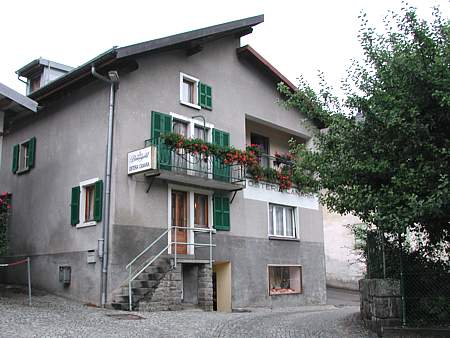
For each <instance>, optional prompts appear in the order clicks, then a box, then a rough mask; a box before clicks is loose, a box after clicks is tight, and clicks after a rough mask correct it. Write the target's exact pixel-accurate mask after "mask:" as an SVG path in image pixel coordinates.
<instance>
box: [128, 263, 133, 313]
mask: <svg viewBox="0 0 450 338" xmlns="http://www.w3.org/2000/svg"><path fill="white" fill-rule="evenodd" d="M132 297H133V295H132V292H131V266H130V269H129V270H128V303H129V306H130V311H132V310H133V305H132V304H133V298H132Z"/></svg>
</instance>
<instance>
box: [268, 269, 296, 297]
mask: <svg viewBox="0 0 450 338" xmlns="http://www.w3.org/2000/svg"><path fill="white" fill-rule="evenodd" d="M268 270H269V295H270V296H273V295H288V294H295V293H302V267H301V266H299V265H292V266H279V265H269V266H268Z"/></svg>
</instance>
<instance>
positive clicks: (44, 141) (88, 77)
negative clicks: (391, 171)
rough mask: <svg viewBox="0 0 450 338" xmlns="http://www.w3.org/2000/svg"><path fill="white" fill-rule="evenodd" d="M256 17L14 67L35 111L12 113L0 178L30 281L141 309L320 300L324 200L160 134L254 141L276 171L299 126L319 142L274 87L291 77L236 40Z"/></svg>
mask: <svg viewBox="0 0 450 338" xmlns="http://www.w3.org/2000/svg"><path fill="white" fill-rule="evenodd" d="M262 22H263V16H256V17H251V18H246V19H242V20H238V21H233V22H229V23H225V24H220V25H216V26H212V27H207V28H203V29H199V30H195V31H191V32H186V33H182V34H178V35H174V36H170V37H166V38H162V39H157V40H151V41H147V42H143V43H139V44H136V45H131V46H126V47H120V48H117V47H115V48H112V49H111V50H108V51H106V52H105V53H103V54H101V55H99V56H97V57H95V58H93V59H92V60H90V61H88V62H86V63H85V64H83V65H81V66H79V67H77V68H71V67H68V66H65V65H61V64H58V63H55V62H51V61H48V60H43V59H38V60H35V61H33V62H31V63H30V64H28V65H26V66H25V67H23V68H21V69H20V70H19V71H18V75H19V76H20V77H22V78H24V79H25V81H26V82H27V95H28V98H29V99H32V100H34V101H36V102H37V103H38V105H39V109H38V112H37V113H33V112H31V111H30V112H28V113H21V114H17V113H16V112H14V111H12V110H8V111H6V112H5V113H4V114H3V118H4V132H3V150H2V153H1V161H2V162H1V163H2V164H1V174H0V187H1V189H2V190H7V191H8V192H10V193H12V216H11V219H10V226H9V238H10V255H11V256H22V255H26V256H30V257H31V261H32V281H33V285H34V286H35V287H39V288H42V289H46V290H50V291H52V292H54V293H57V294H60V295H63V296H65V297H70V298H74V299H78V300H82V301H85V302H89V303H94V304H101V303H103V305H113V306H115V307H116V308H128V307H129V300H131V306H132V308H139V309H143V310H146V309H147V310H167V309H179V308H182V307H183V306H184V305H185V306H189V305H198V306H200V307H202V308H204V309H207V310H210V309H212V308H214V309H218V310H219V311H230V310H231V309H232V308H243V307H255V306H262V307H278V306H298V305H305V304H323V303H324V302H325V300H326V290H325V256H324V235H323V221H322V208H321V206H320V205H319V203H318V201H317V199H316V198H315V197H312V196H304V195H302V194H300V193H299V192H298V191H297V190H296V189H295V188H291V189H288V190H287V191H280V189H279V186H278V185H277V184H276V183H269V182H264V181H259V182H257V181H255V180H252V179H250V178H249V177H248V175H247V172H246V168H245V167H243V166H240V165H236V164H233V165H226V164H224V163H223V162H221V161H218V160H217V159H216V158H213V157H212V156H211V157H206V158H204V157H201V156H199V155H195V154H192V153H187V152H184V151H183V149H177V150H174V149H172V148H169V147H167V146H166V145H165V144H164V143H163V142H162V141H161V137H162V136H163V135H167V134H169V133H176V134H179V135H183V136H184V138H185V139H192V138H196V139H202V140H205V141H206V142H208V143H209V144H215V145H218V146H221V147H228V146H234V147H236V148H239V149H245V147H246V145H249V144H257V145H259V147H260V148H261V149H262V153H263V155H261V156H260V157H259V159H258V160H259V163H260V164H261V166H263V167H264V168H267V169H269V168H273V166H274V158H273V157H271V156H273V155H275V153H283V152H287V150H288V141H289V140H290V139H291V138H294V139H296V140H297V141H298V142H304V143H306V144H310V143H311V137H312V131H313V130H314V129H315V128H316V127H315V126H314V125H313V124H312V123H309V122H308V121H305V118H304V115H302V113H301V112H298V111H296V110H293V109H285V108H284V107H283V106H281V105H280V104H279V103H278V101H279V100H280V99H281V97H280V95H279V93H278V92H277V89H276V84H277V83H279V82H284V83H285V84H286V85H288V86H290V87H291V88H292V90H295V88H294V86H293V85H292V84H291V83H290V82H289V81H288V80H287V79H286V78H285V77H284V76H283V75H282V74H280V73H279V72H278V71H277V70H276V69H275V68H274V67H273V66H272V65H271V64H270V63H269V62H267V60H265V59H264V58H263V57H262V56H261V55H259V54H258V53H257V52H256V51H255V50H254V49H253V48H251V47H250V46H241V44H240V37H242V36H244V35H246V34H249V33H251V31H252V27H253V26H255V25H257V24H260V23H262ZM0 109H1V106H0ZM110 112H114V115H113V119H111V120H109V117H111V116H112V114H110ZM109 121H112V122H113V124H112V126H113V130H111V129H109V126H111V125H110V124H109ZM109 131H113V133H109ZM108 135H110V136H111V138H108ZM108 139H110V140H112V143H110V144H108ZM108 149H110V150H111V152H110V154H111V156H110V157H108V156H107V154H108ZM108 160H110V163H111V170H112V171H111V173H110V174H111V176H110V179H111V181H110V184H109V181H108V179H109V173H108V172H106V173H105V167H107V168H108V163H109V162H108ZM108 210H109V212H108ZM130 262H131V264H130ZM1 276H2V277H3V278H4V279H7V280H9V281H20V278H21V274H20V271H12V270H9V271H8V272H7V274H5V273H4V274H3V275H1ZM130 287H131V288H130ZM102 295H103V297H102ZM130 295H131V298H130Z"/></svg>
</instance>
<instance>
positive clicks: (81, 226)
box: [76, 221, 97, 229]
mask: <svg viewBox="0 0 450 338" xmlns="http://www.w3.org/2000/svg"><path fill="white" fill-rule="evenodd" d="M95 225H97V222H96V221H90V222H86V223H82V224H78V225H77V226H76V228H77V229H81V228H88V227H93V226H95Z"/></svg>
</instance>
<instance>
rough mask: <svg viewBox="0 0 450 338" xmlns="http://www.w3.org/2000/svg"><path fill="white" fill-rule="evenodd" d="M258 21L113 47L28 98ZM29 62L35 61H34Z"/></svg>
mask: <svg viewBox="0 0 450 338" xmlns="http://www.w3.org/2000/svg"><path fill="white" fill-rule="evenodd" d="M262 22H264V15H258V16H254V17H250V18H245V19H241V20H236V21H231V22H227V23H223V24H220V25H215V26H211V27H206V28H201V29H197V30H193V31H190V32H186V33H181V34H176V35H172V36H169V37H165V38H161V39H156V40H151V41H146V42H142V43H138V44H135V45H130V46H126V47H121V48H118V47H113V48H111V49H110V50H107V51H106V52H104V53H103V54H100V55H98V56H97V57H95V58H93V59H92V60H89V61H88V62H86V63H85V64H83V65H81V66H79V67H77V68H75V69H72V70H71V71H70V72H68V73H67V74H65V75H63V76H61V77H59V78H57V79H56V80H54V81H52V82H50V83H48V84H47V85H45V86H43V87H41V88H39V89H38V90H36V91H34V92H32V93H31V94H30V95H29V97H30V98H32V99H34V100H37V101H39V103H41V101H45V100H47V99H49V98H54V97H58V96H60V95H63V92H65V91H67V90H71V89H75V88H79V87H81V86H84V85H85V84H87V83H89V82H91V81H94V80H95V78H94V77H93V76H92V75H91V66H92V65H95V67H96V68H97V70H98V71H99V72H100V73H107V72H108V71H109V70H112V69H114V70H118V71H119V75H120V73H121V72H122V71H123V72H130V71H133V70H135V69H137V67H138V66H137V64H136V62H135V61H134V58H133V56H138V55H140V54H147V53H153V52H160V51H164V50H171V49H176V48H194V49H195V48H196V45H198V44H200V43H204V42H206V41H211V40H214V39H219V38H221V37H224V36H228V35H235V36H243V35H246V34H249V33H251V31H252V27H253V26H255V25H258V24H260V23H262ZM33 62H37V61H36V60H35V61H33ZM27 66H28V65H27ZM27 66H25V67H27ZM32 66H33V65H32ZM23 68H24V67H23ZM19 71H20V70H19ZM19 71H18V72H19Z"/></svg>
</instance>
